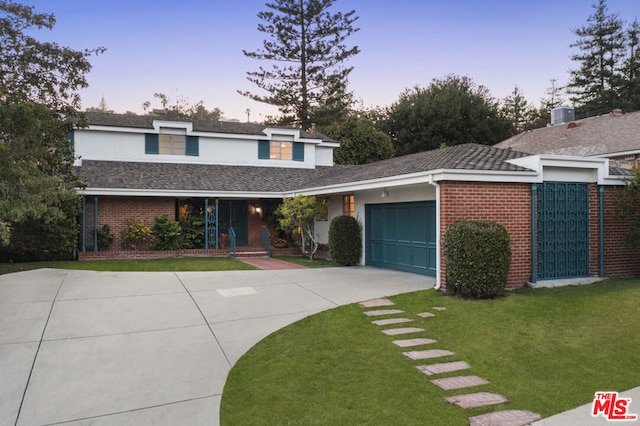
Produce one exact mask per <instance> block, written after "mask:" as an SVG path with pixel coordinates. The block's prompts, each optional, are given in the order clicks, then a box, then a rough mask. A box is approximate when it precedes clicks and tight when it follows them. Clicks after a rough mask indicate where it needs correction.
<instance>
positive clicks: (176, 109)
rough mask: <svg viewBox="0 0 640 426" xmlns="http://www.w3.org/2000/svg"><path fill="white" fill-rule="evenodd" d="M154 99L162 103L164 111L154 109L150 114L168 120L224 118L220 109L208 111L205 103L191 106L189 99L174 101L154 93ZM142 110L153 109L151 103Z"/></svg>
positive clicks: (145, 104) (181, 98)
mask: <svg viewBox="0 0 640 426" xmlns="http://www.w3.org/2000/svg"><path fill="white" fill-rule="evenodd" d="M153 97H154V98H156V99H157V100H158V101H160V105H162V109H153V110H151V111H149V113H150V114H153V115H160V116H164V117H166V118H168V119H182V118H184V119H198V120H210V121H217V120H219V119H220V117H222V111H221V110H220V108H218V107H215V108H214V109H212V110H208V109H207V108H206V107H205V106H204V101H198V102H196V103H195V104H190V103H189V100H188V99H185V98H183V97H180V98H178V99H176V100H174V101H172V100H171V99H170V98H169V96H167V95H165V94H164V93H154V94H153ZM142 108H143V109H144V110H145V111H147V110H148V109H149V108H151V102H150V101H146V102H145V103H143V104H142Z"/></svg>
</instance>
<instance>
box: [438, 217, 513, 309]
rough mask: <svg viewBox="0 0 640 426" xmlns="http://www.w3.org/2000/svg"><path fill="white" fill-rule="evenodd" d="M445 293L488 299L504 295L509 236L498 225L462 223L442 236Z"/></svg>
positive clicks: (468, 221)
mask: <svg viewBox="0 0 640 426" xmlns="http://www.w3.org/2000/svg"><path fill="white" fill-rule="evenodd" d="M443 249H444V257H445V262H446V265H447V291H448V292H450V293H453V294H456V295H460V296H463V297H471V298H476V299H481V298H491V297H495V296H498V295H500V294H502V293H503V292H504V289H505V287H506V285H507V276H508V275H509V266H510V264H511V248H510V246H509V234H508V233H507V230H506V229H505V228H504V226H502V225H501V224H499V223H495V222H487V221H474V220H462V221H459V222H456V223H454V224H452V225H451V226H449V227H448V228H447V231H446V232H445V234H444V242H443Z"/></svg>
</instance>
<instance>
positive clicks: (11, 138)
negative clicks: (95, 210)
mask: <svg viewBox="0 0 640 426" xmlns="http://www.w3.org/2000/svg"><path fill="white" fill-rule="evenodd" d="M54 24H55V17H54V16H53V15H52V14H46V13H36V12H35V11H34V7H32V6H23V5H20V4H17V3H14V2H12V1H10V0H0V52H1V54H0V194H1V197H0V243H1V244H0V245H4V246H5V250H8V251H11V250H12V249H13V248H16V247H17V246H20V247H19V249H20V250H23V249H26V250H37V251H39V253H40V254H41V255H42V256H43V257H51V256H54V255H55V254H56V253H62V252H65V251H69V252H70V251H71V249H72V248H73V247H74V245H75V242H76V240H77V228H76V226H75V217H76V215H77V214H78V213H79V211H80V210H79V209H80V198H79V196H78V194H77V191H76V188H77V187H81V186H82V183H81V182H80V180H79V178H78V177H77V176H76V174H75V172H74V170H73V161H74V152H73V143H72V141H71V140H70V139H69V137H68V135H69V134H70V132H71V131H72V130H73V129H74V128H75V127H78V126H82V125H83V119H82V116H81V114H79V113H78V112H77V109H78V108H79V106H80V98H79V95H78V93H77V91H78V90H79V89H81V88H84V87H87V81H86V78H85V75H86V73H87V72H89V70H90V69H91V65H90V63H89V61H88V57H89V56H91V55H93V54H99V53H101V52H103V51H104V49H103V48H97V49H91V50H88V49H87V50H80V51H76V50H73V49H71V48H68V47H63V46H60V45H58V44H57V43H53V42H41V41H38V40H37V39H36V38H34V37H33V36H32V35H31V34H33V33H34V32H35V30H41V29H51V28H53V26H54ZM10 242H11V246H9V243H10Z"/></svg>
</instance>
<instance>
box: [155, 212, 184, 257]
mask: <svg viewBox="0 0 640 426" xmlns="http://www.w3.org/2000/svg"><path fill="white" fill-rule="evenodd" d="M152 231H153V237H154V238H153V241H152V243H151V246H152V247H153V248H154V249H156V250H180V249H181V248H182V247H183V246H184V242H183V238H182V228H181V227H180V224H179V223H178V222H176V221H175V220H171V219H169V216H167V215H166V214H165V215H162V216H158V217H156V224H155V225H153V228H152Z"/></svg>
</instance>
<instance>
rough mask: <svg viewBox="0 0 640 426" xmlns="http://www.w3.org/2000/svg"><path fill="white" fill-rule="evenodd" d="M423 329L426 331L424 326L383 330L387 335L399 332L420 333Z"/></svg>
mask: <svg viewBox="0 0 640 426" xmlns="http://www.w3.org/2000/svg"><path fill="white" fill-rule="evenodd" d="M421 331H424V328H418V327H404V328H388V329H386V330H382V332H383V333H384V334H386V335H387V336H395V335H398V334H409V333H419V332H421Z"/></svg>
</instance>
